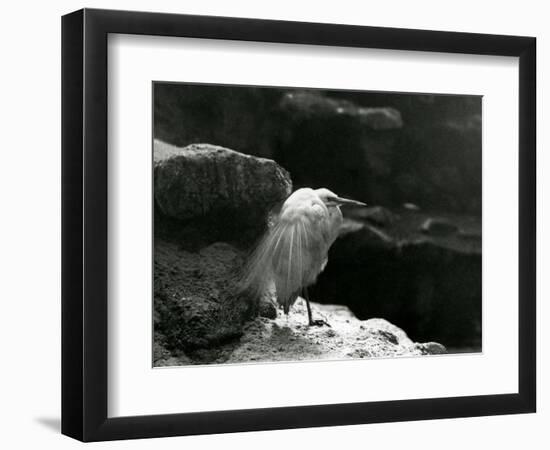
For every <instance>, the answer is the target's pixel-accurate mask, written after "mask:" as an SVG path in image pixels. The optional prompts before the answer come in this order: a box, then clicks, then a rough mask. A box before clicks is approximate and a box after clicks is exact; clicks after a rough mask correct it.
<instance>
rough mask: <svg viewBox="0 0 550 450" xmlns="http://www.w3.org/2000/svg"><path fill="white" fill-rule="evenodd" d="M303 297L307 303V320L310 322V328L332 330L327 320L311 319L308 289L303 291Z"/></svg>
mask: <svg viewBox="0 0 550 450" xmlns="http://www.w3.org/2000/svg"><path fill="white" fill-rule="evenodd" d="M302 295H303V296H304V299H305V301H306V306H307V320H308V324H309V326H310V327H324V326H327V327H330V328H332V327H331V326H330V324H329V323H328V322H327V321H326V320H323V319H317V320H313V318H312V317H311V306H310V305H309V293H308V291H307V288H304V289H303V292H302Z"/></svg>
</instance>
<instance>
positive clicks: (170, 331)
mask: <svg viewBox="0 0 550 450" xmlns="http://www.w3.org/2000/svg"><path fill="white" fill-rule="evenodd" d="M242 264H243V252H242V251H239V250H237V249H235V248H234V247H232V246H231V245H229V244H226V243H215V244H212V245H210V246H208V247H205V248H203V249H202V250H200V251H199V252H188V251H185V250H182V249H181V248H179V246H178V245H176V244H174V243H167V242H163V241H161V240H156V241H155V267H154V325H155V336H156V339H155V341H156V342H158V344H159V345H161V346H162V347H163V348H165V349H167V350H168V351H170V352H175V353H174V354H178V352H193V351H196V350H199V349H202V348H211V347H215V346H218V345H221V344H223V343H224V342H226V341H230V340H232V339H235V338H238V337H239V336H240V335H241V334H242V325H243V323H244V322H245V321H246V320H248V319H250V318H252V317H256V316H257V315H258V314H265V315H272V314H273V307H272V305H271V304H267V305H263V304H262V301H261V299H254V298H249V297H247V296H246V295H245V294H239V295H237V294H236V291H237V289H236V283H237V282H238V276H239V269H240V267H241V266H242ZM170 354H172V353H170ZM155 358H156V359H163V358H166V354H164V353H163V352H162V351H160V350H158V349H157V352H156V354H155Z"/></svg>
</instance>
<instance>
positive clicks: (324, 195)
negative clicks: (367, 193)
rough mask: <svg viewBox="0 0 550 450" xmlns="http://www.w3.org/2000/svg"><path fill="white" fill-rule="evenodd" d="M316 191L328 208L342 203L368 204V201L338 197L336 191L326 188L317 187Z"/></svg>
mask: <svg viewBox="0 0 550 450" xmlns="http://www.w3.org/2000/svg"><path fill="white" fill-rule="evenodd" d="M315 193H316V194H317V195H318V196H319V198H320V199H321V201H322V202H323V203H324V204H325V205H326V207H327V208H329V207H331V206H342V205H354V206H367V204H366V203H363V202H358V201H357V200H351V199H349V198H343V197H338V196H337V195H336V194H335V193H334V192H332V191H329V190H328V189H326V188H319V189H315Z"/></svg>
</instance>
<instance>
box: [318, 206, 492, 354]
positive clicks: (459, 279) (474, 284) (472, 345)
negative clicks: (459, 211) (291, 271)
mask: <svg viewBox="0 0 550 450" xmlns="http://www.w3.org/2000/svg"><path fill="white" fill-rule="evenodd" d="M397 212H398V214H397V213H395V212H392V218H393V220H392V221H391V222H386V223H382V224H380V225H378V224H376V223H374V222H373V221H371V220H370V218H369V217H368V216H366V217H360V216H361V215H357V217H354V218H349V217H347V218H346V220H345V221H344V227H343V230H342V235H341V237H340V238H339V239H337V240H336V242H335V243H334V244H333V245H332V247H331V249H330V252H329V258H328V260H329V262H328V265H327V267H326V269H325V270H324V271H323V273H321V274H320V276H319V278H318V279H317V283H316V285H314V286H312V287H311V288H310V294H311V296H312V298H315V299H316V300H317V301H319V302H326V303H332V302H333V301H334V299H335V298H345V299H346V304H347V306H349V307H350V308H351V309H352V311H353V312H354V314H356V315H357V316H358V317H359V318H360V319H367V318H371V317H383V318H385V319H387V320H389V321H390V322H391V323H394V324H395V325H397V326H399V327H402V328H403V329H405V330H407V333H408V334H409V336H411V337H413V338H414V339H416V340H421V341H423V340H435V341H438V342H441V343H442V344H443V345H445V346H447V347H453V348H462V349H470V350H472V351H479V350H480V348H481V277H482V272H481V268H482V264H481V262H482V259H481V250H482V247H481V243H482V240H481V220H480V219H479V218H477V217H475V216H456V215H446V216H438V218H437V219H438V220H437V221H436V222H435V224H434V225H429V226H427V227H426V226H425V225H426V224H427V223H428V224H433V223H434V221H433V218H432V217H431V215H430V214H429V213H428V212H422V211H411V210H408V209H405V208H402V209H398V210H397ZM438 224H445V227H444V228H445V230H444V231H445V232H440V231H439V225H438ZM447 230H451V231H452V232H447Z"/></svg>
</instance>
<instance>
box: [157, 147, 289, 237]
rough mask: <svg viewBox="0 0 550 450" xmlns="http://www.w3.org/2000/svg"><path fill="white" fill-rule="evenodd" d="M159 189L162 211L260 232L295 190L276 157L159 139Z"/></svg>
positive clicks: (182, 219) (212, 229) (212, 226)
mask: <svg viewBox="0 0 550 450" xmlns="http://www.w3.org/2000/svg"><path fill="white" fill-rule="evenodd" d="M154 162H155V172H154V193H155V194H154V195H155V204H156V208H157V211H158V213H159V215H160V216H161V217H165V218H167V219H168V220H175V221H177V222H178V223H180V224H189V223H192V224H193V225H194V226H195V227H199V228H200V227H201V226H202V227H206V228H207V229H208V233H210V234H213V235H215V236H217V237H220V236H219V232H220V231H221V232H224V231H226V232H227V233H225V234H224V233H222V234H224V235H223V236H221V237H224V238H225V239H224V240H228V239H227V238H228V237H230V236H231V234H235V233H237V234H242V233H243V232H245V231H246V230H252V231H253V232H254V233H255V234H259V233H260V232H261V231H263V229H264V228H265V225H266V218H267V216H268V212H269V210H270V209H271V208H272V207H274V206H275V205H276V204H277V203H280V202H281V201H282V200H284V199H285V198H286V197H287V196H288V195H289V194H290V192H291V190H292V182H291V180H290V176H289V174H288V172H287V171H286V170H285V169H283V168H282V167H281V166H279V165H278V164H277V163H276V162H274V161H272V160H270V159H265V158H258V157H254V156H250V155H244V154H242V153H239V152H236V151H233V150H230V149H227V148H223V147H219V146H215V145H210V144H192V145H188V146H187V147H184V148H178V147H175V146H172V145H169V144H166V143H164V142H161V141H159V140H155V142H154Z"/></svg>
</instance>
